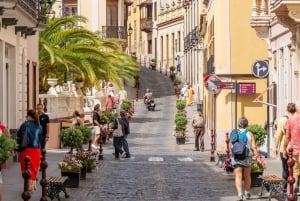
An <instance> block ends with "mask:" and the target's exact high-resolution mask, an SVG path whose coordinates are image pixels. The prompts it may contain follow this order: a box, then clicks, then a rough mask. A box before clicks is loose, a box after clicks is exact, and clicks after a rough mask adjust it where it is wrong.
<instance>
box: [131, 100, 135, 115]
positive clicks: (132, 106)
mask: <svg viewBox="0 0 300 201" xmlns="http://www.w3.org/2000/svg"><path fill="white" fill-rule="evenodd" d="M134 106H135V105H134V99H132V104H131V108H132V113H134Z"/></svg>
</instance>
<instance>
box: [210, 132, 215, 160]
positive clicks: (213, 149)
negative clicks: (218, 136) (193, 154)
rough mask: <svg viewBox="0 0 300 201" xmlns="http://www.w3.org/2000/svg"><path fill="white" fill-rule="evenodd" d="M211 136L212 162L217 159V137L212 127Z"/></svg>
mask: <svg viewBox="0 0 300 201" xmlns="http://www.w3.org/2000/svg"><path fill="white" fill-rule="evenodd" d="M210 137H211V143H210V144H211V150H210V153H211V156H210V161H211V162H214V161H215V156H214V152H215V146H214V145H215V137H214V130H213V129H211V130H210Z"/></svg>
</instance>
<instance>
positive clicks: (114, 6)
mask: <svg viewBox="0 0 300 201" xmlns="http://www.w3.org/2000/svg"><path fill="white" fill-rule="evenodd" d="M106 26H118V0H107V1H106Z"/></svg>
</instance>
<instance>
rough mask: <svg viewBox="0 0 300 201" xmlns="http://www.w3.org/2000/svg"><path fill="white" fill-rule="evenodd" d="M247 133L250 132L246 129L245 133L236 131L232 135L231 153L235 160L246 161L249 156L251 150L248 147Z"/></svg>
mask: <svg viewBox="0 0 300 201" xmlns="http://www.w3.org/2000/svg"><path fill="white" fill-rule="evenodd" d="M247 133H248V130H246V129H245V130H244V131H243V132H241V131H239V130H236V129H234V130H233V131H232V132H231V133H230V142H231V144H232V148H231V153H232V156H233V158H234V159H235V160H245V159H246V158H247V157H248V156H249V152H250V150H249V149H248V147H247V141H248V138H247Z"/></svg>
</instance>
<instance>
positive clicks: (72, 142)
mask: <svg viewBox="0 0 300 201" xmlns="http://www.w3.org/2000/svg"><path fill="white" fill-rule="evenodd" d="M59 138H60V140H61V142H62V143H63V144H64V145H65V146H69V147H80V146H81V145H82V144H83V140H84V137H83V134H82V132H81V130H80V129H78V128H76V127H75V128H66V129H63V130H62V131H61V132H60V134H59Z"/></svg>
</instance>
